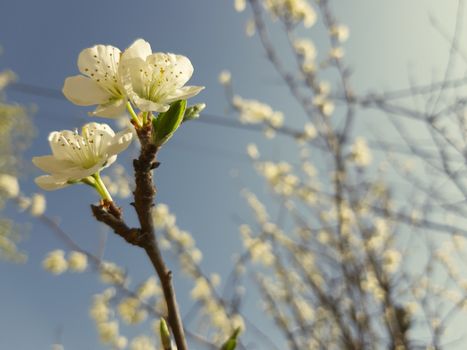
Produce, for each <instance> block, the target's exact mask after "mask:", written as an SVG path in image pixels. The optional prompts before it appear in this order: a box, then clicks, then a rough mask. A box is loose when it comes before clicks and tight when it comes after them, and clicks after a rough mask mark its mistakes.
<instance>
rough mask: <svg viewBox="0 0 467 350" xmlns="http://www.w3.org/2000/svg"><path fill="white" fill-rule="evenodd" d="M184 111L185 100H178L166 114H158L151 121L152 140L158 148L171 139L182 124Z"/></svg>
mask: <svg viewBox="0 0 467 350" xmlns="http://www.w3.org/2000/svg"><path fill="white" fill-rule="evenodd" d="M185 109H186V100H179V101H176V102H174V103H172V104H171V105H170V108H169V110H168V111H167V112H163V113H159V115H158V116H157V117H156V118H155V119H153V120H152V128H153V130H152V140H153V143H154V144H155V145H156V146H157V147H160V146H162V145H163V144H164V143H166V142H167V141H169V139H170V138H171V137H172V135H173V134H174V133H175V131H177V129H178V127H179V126H180V124H181V123H182V120H183V116H184V114H185Z"/></svg>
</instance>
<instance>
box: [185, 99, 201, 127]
mask: <svg viewBox="0 0 467 350" xmlns="http://www.w3.org/2000/svg"><path fill="white" fill-rule="evenodd" d="M205 108H206V103H198V104H195V105H193V106H189V107H187V109H186V110H185V115H184V116H183V123H184V122H186V121H188V120H192V119H197V118H199V114H200V113H201V112H202V111H203V110H204V109H205Z"/></svg>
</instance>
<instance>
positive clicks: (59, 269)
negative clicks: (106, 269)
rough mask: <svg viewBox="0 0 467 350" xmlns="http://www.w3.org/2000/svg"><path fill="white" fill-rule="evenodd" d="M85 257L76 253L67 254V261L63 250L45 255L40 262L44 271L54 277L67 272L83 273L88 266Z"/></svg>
mask: <svg viewBox="0 0 467 350" xmlns="http://www.w3.org/2000/svg"><path fill="white" fill-rule="evenodd" d="M87 261H88V260H87V256H86V254H84V253H81V252H78V251H72V252H70V253H69V254H68V260H67V259H66V258H65V252H64V251H63V250H59V249H57V250H53V251H51V252H50V253H48V254H47V256H46V257H45V259H44V260H43V261H42V266H43V267H44V269H45V270H47V271H49V272H50V273H52V274H54V275H60V274H62V273H64V272H65V271H67V270H70V271H72V272H84V271H85V270H86V268H87V266H88V263H87Z"/></svg>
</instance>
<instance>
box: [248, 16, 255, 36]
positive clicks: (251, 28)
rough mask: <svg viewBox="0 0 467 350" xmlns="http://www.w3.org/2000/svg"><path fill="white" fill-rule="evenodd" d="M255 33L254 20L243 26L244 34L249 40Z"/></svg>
mask: <svg viewBox="0 0 467 350" xmlns="http://www.w3.org/2000/svg"><path fill="white" fill-rule="evenodd" d="M255 33H256V22H255V20H254V19H249V20H248V21H247V22H246V24H245V34H246V36H247V37H249V38H251V37H252V36H253V35H255Z"/></svg>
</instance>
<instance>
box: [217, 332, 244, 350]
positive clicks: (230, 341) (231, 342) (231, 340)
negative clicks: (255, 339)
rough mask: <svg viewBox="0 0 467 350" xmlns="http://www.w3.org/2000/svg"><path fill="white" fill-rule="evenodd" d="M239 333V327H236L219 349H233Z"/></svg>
mask: <svg viewBox="0 0 467 350" xmlns="http://www.w3.org/2000/svg"><path fill="white" fill-rule="evenodd" d="M239 334H240V327H239V328H236V329H235V331H234V332H233V334H232V335H231V336H230V338H229V339H227V341H226V342H225V343H224V344H223V345H222V348H221V350H234V349H235V348H236V346H237V337H238V335H239Z"/></svg>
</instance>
